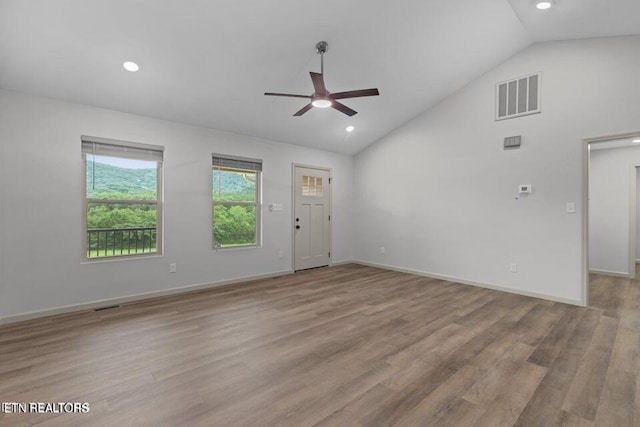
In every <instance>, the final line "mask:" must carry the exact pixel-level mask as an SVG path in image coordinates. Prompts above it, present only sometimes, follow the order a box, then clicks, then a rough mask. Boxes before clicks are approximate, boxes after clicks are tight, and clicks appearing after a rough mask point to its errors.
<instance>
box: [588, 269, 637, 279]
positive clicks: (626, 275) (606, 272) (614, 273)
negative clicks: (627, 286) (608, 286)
mask: <svg viewBox="0 0 640 427" xmlns="http://www.w3.org/2000/svg"><path fill="white" fill-rule="evenodd" d="M589 273H591V274H602V275H603V276H613V277H622V278H624V279H628V278H629V277H630V276H629V273H623V272H621V271H609V270H597V269H593V268H592V269H589Z"/></svg>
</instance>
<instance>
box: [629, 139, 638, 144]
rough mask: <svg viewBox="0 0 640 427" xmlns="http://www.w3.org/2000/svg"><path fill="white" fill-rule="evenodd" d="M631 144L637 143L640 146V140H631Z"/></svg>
mask: <svg viewBox="0 0 640 427" xmlns="http://www.w3.org/2000/svg"><path fill="white" fill-rule="evenodd" d="M631 142H635V143H636V144H640V138H636V139H633V140H631Z"/></svg>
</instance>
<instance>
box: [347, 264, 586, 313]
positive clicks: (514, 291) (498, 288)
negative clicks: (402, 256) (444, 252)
mask: <svg viewBox="0 0 640 427" xmlns="http://www.w3.org/2000/svg"><path fill="white" fill-rule="evenodd" d="M353 262H354V263H355V264H362V265H366V266H369V267H377V268H382V269H384V270H392V271H399V272H401V273H409V274H415V275H417V276H424V277H429V278H431V279H438V280H447V281H449V282H455V283H461V284H463V285H470V286H477V287H480V288H486V289H492V290H494V291H501V292H508V293H512V294H518V295H524V296H527V297H534V298H540V299H545V300H549V301H554V302H561V303H564V304H571V305H577V306H580V307H584V306H585V304H584V303H583V302H582V301H580V300H574V299H570V298H561V297H556V296H554V295H547V294H540V293H537V292H529V291H524V290H521V289H513V288H507V287H504V286H500V285H493V284H489V283H480V282H475V281H473V280H467V279H461V278H459V277H453V276H446V275H443V274H437V273H430V272H427V271H421V270H413V269H409V268H401V267H395V266H392V265H386V264H378V263H375V262H368V261H362V260H355V261H353Z"/></svg>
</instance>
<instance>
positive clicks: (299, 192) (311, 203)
mask: <svg viewBox="0 0 640 427" xmlns="http://www.w3.org/2000/svg"><path fill="white" fill-rule="evenodd" d="M293 179H294V190H295V193H294V217H293V232H294V267H293V268H294V270H304V269H307V268H314V267H322V266H325V265H329V259H330V256H331V255H330V251H331V248H330V247H329V241H330V240H329V233H330V230H329V221H330V215H331V208H330V200H331V186H330V185H329V171H328V170H326V169H314V168H306V167H301V166H295V167H294V173H293Z"/></svg>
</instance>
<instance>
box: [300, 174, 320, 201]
mask: <svg viewBox="0 0 640 427" xmlns="http://www.w3.org/2000/svg"><path fill="white" fill-rule="evenodd" d="M302 195H303V196H312V197H322V178H320V177H319V176H307V175H304V176H303V177H302Z"/></svg>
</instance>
